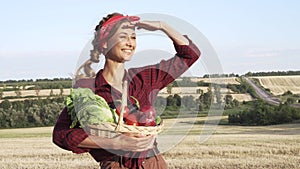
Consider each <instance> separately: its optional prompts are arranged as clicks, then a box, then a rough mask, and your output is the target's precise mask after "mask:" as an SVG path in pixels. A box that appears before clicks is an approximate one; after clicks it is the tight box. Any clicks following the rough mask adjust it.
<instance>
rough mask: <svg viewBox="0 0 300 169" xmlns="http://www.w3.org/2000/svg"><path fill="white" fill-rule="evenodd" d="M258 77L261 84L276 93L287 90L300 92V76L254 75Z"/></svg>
mask: <svg viewBox="0 0 300 169" xmlns="http://www.w3.org/2000/svg"><path fill="white" fill-rule="evenodd" d="M253 78H255V79H258V80H259V82H260V84H261V85H262V86H263V87H264V88H267V89H270V90H271V92H272V93H273V94H274V95H282V94H283V93H284V92H286V91H288V90H289V91H291V92H292V93H293V94H300V76H262V77H253Z"/></svg>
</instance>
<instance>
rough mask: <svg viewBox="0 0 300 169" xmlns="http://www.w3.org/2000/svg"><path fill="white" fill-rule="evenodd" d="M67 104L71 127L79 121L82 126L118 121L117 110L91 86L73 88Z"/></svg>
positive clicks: (66, 101)
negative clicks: (90, 87)
mask: <svg viewBox="0 0 300 169" xmlns="http://www.w3.org/2000/svg"><path fill="white" fill-rule="evenodd" d="M65 105H66V106H67V110H68V113H69V114H70V115H71V120H72V124H71V126H70V128H74V127H75V126H76V125H77V124H78V123H79V125H80V127H85V126H87V125H92V124H101V123H103V122H113V123H117V115H116V114H115V111H114V110H112V109H111V108H110V107H109V106H108V104H107V102H106V101H105V100H104V98H102V97H101V96H98V95H96V94H95V93H94V92H93V91H92V90H91V89H89V88H77V89H71V93H70V95H69V96H68V97H67V98H66V100H65Z"/></svg>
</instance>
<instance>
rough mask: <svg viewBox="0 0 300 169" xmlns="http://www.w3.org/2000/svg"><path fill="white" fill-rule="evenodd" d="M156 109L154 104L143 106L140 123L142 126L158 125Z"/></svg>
mask: <svg viewBox="0 0 300 169" xmlns="http://www.w3.org/2000/svg"><path fill="white" fill-rule="evenodd" d="M155 116H156V111H155V109H154V107H153V106H149V105H147V106H143V107H142V108H141V112H140V120H139V125H141V126H156V122H155Z"/></svg>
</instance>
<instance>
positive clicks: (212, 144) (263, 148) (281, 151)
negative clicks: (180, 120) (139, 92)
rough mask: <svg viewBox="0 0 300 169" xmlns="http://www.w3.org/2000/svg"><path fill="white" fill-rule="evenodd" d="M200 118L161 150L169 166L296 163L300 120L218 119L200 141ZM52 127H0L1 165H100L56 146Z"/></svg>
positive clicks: (240, 167) (245, 168) (224, 168)
mask: <svg viewBox="0 0 300 169" xmlns="http://www.w3.org/2000/svg"><path fill="white" fill-rule="evenodd" d="M189 120H190V119H186V120H185V121H189ZM202 120H203V119H200V118H199V119H197V121H196V123H195V125H194V126H193V128H192V130H191V131H190V133H189V134H188V135H187V136H186V137H185V138H184V139H183V140H182V141H181V142H180V143H179V144H177V145H176V146H175V147H174V148H172V149H170V150H169V151H167V152H164V153H163V155H164V157H165V159H166V161H167V163H168V166H169V168H171V169H175V168H176V169H177V168H178V169H180V168H182V169H202V168H203V169H204V168H205V169H233V168H234V169H260V168H270V169H279V168H289V169H297V168H300V141H299V140H300V130H299V127H300V124H299V123H296V124H285V125H274V126H264V127H246V126H221V125H219V126H217V129H216V130H215V131H214V134H213V135H211V136H210V137H209V138H208V140H207V141H205V142H203V143H200V142H199V139H200V136H201V135H200V133H201V131H202V129H203V124H202V123H201V121H202ZM173 121H174V120H173ZM198 122H199V123H198ZM170 123H172V120H166V125H168V124H170ZM51 132H52V127H42V128H27V129H5V130H4V129H2V130H0V144H1V151H0V168H1V169H18V168H20V169H21V168H22V169H23V168H29V169H31V168H33V169H35V168H43V169H44V168H45V169H48V168H49V169H50V168H51V169H53V168H57V169H60V168H63V169H73V168H76V169H78V168H84V169H93V168H99V166H98V164H97V163H96V162H95V161H94V160H93V158H92V157H90V156H89V155H88V154H73V153H71V152H69V151H66V150H63V149H60V148H58V147H57V146H55V145H54V144H53V143H52V138H51Z"/></svg>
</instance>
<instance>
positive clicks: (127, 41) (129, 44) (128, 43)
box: [126, 38, 133, 47]
mask: <svg viewBox="0 0 300 169" xmlns="http://www.w3.org/2000/svg"><path fill="white" fill-rule="evenodd" d="M132 44H133V40H132V39H131V38H127V40H126V45H127V46H130V47H132Z"/></svg>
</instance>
